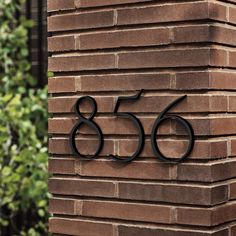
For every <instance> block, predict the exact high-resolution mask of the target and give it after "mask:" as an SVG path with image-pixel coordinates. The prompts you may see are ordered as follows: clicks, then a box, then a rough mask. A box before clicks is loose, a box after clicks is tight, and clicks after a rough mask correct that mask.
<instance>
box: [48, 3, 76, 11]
mask: <svg viewBox="0 0 236 236" xmlns="http://www.w3.org/2000/svg"><path fill="white" fill-rule="evenodd" d="M47 3H48V5H47V10H48V12H51V11H58V10H69V9H74V8H75V4H74V0H66V1H64V0H48V1H47Z"/></svg>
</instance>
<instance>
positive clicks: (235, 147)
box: [230, 139, 236, 156]
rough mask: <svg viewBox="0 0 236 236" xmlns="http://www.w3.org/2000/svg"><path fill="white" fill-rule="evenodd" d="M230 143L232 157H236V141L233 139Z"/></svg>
mask: <svg viewBox="0 0 236 236" xmlns="http://www.w3.org/2000/svg"><path fill="white" fill-rule="evenodd" d="M230 141H231V142H230V148H231V150H230V156H236V139H231V140H230Z"/></svg>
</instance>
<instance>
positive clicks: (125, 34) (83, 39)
mask: <svg viewBox="0 0 236 236" xmlns="http://www.w3.org/2000/svg"><path fill="white" fill-rule="evenodd" d="M77 41H78V43H77V45H79V48H78V49H80V50H89V49H102V48H120V47H137V46H157V45H164V44H170V36H169V30H168V29H167V28H157V29H153V28H152V29H139V30H122V31H109V32H105V33H89V34H81V35H80V36H79V37H78V38H77Z"/></svg>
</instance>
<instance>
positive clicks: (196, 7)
mask: <svg viewBox="0 0 236 236" xmlns="http://www.w3.org/2000/svg"><path fill="white" fill-rule="evenodd" d="M207 10H208V7H207V4H205V3H186V4H171V5H157V6H151V7H142V8H130V9H121V10H118V23H117V24H118V25H130V24H144V23H162V22H173V21H184V20H200V19H207V18H208V13H207Z"/></svg>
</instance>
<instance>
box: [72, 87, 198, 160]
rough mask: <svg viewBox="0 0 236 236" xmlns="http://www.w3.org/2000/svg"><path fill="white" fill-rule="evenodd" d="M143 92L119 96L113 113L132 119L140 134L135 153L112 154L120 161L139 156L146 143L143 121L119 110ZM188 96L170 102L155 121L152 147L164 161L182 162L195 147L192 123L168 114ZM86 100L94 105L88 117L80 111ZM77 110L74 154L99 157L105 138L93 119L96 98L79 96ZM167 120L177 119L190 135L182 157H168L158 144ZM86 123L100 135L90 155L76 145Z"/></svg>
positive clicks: (73, 130) (73, 132)
mask: <svg viewBox="0 0 236 236" xmlns="http://www.w3.org/2000/svg"><path fill="white" fill-rule="evenodd" d="M142 93H143V90H141V91H139V92H138V93H137V94H136V95H134V96H122V97H118V99H117V102H116V106H115V109H114V111H113V114H114V115H115V116H117V117H123V118H127V119H130V120H131V121H132V122H133V124H134V125H135V127H136V128H137V130H138V135H139V143H138V147H137V149H136V151H135V153H134V154H133V155H132V156H131V157H119V156H115V155H110V157H112V158H113V159H115V160H117V161H120V162H131V161H133V160H134V159H135V158H137V157H138V156H139V154H140V153H141V152H142V150H143V148H144V143H145V133H144V128H143V125H142V123H141V122H140V120H139V119H138V118H137V117H136V116H135V115H134V114H132V113H130V112H118V109H119V106H120V103H121V102H122V101H127V100H134V101H135V100H138V99H139V98H140V97H141V95H142ZM186 97H187V95H184V96H181V97H179V98H177V99H176V100H175V101H173V102H172V103H171V104H169V105H168V106H167V107H166V108H165V109H164V110H163V111H162V112H161V113H160V114H159V116H158V117H157V119H156V120H155V122H154V125H153V128H152V132H151V144H152V149H153V152H154V154H155V156H156V157H158V158H159V159H160V160H162V161H167V162H181V161H183V160H185V159H186V158H187V157H188V156H189V155H190V154H191V152H192V150H193V148H194V141H195V135H194V130H193V128H192V126H191V125H190V123H189V122H188V121H187V120H186V119H184V118H182V117H180V116H177V115H168V114H167V113H168V111H169V110H170V109H171V108H173V107H174V106H176V105H177V104H178V103H179V102H181V101H182V100H183V99H185V98H186ZM84 100H88V101H90V103H91V104H92V106H93V111H92V113H91V114H90V116H89V117H88V118H86V117H84V116H83V114H82V113H81V112H80V105H81V103H82V102H83V101H84ZM75 112H76V114H77V116H78V118H79V120H78V123H76V125H75V126H74V127H73V129H72V130H71V132H70V138H69V141H70V146H71V149H72V152H73V154H75V155H77V156H79V157H82V158H84V159H94V158H96V157H98V155H99V153H100V152H101V150H102V148H103V144H104V138H103V133H102V130H101V129H100V127H99V126H98V125H97V124H96V123H95V122H94V121H93V118H94V116H95V115H96V113H97V103H96V101H95V100H94V98H92V97H90V96H83V97H81V98H79V99H78V100H77V102H76V104H75ZM167 120H175V121H176V122H177V123H179V124H180V125H181V126H183V128H184V129H185V130H186V132H187V134H188V137H189V144H188V147H187V150H186V152H185V153H184V154H183V155H182V156H181V157H180V158H170V157H166V156H165V155H164V154H163V153H162V152H161V151H160V149H159V147H158V144H157V131H158V129H159V127H160V125H161V124H162V123H164V122H165V121H167ZM83 124H86V125H88V126H89V127H91V128H92V129H94V130H95V131H96V133H97V135H98V137H99V144H98V148H97V150H96V152H95V154H94V155H91V156H88V155H83V154H82V153H80V152H79V150H78V148H77V146H76V133H77V131H78V130H79V128H80V127H81V126H82V125H83Z"/></svg>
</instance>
